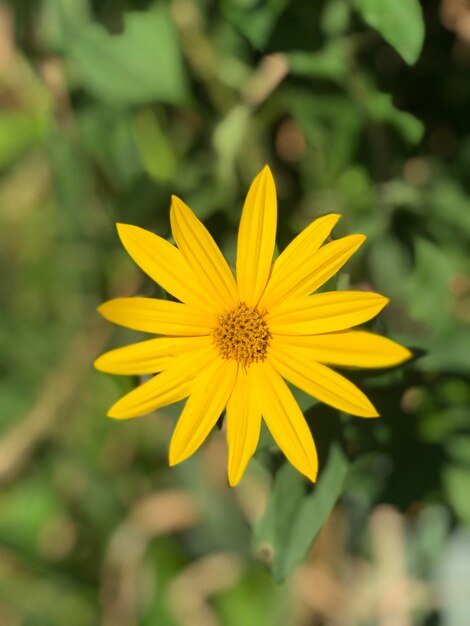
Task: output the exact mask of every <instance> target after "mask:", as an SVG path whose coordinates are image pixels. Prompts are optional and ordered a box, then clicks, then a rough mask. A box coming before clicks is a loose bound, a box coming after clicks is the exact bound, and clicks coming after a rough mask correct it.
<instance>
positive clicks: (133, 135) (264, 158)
mask: <svg viewBox="0 0 470 626" xmlns="http://www.w3.org/2000/svg"><path fill="white" fill-rule="evenodd" d="M422 11H423V17H422V16H421V12H420V10H419V5H418V3H417V1H416V0H386V1H385V0H381V1H380V2H377V1H375V2H374V1H373V0H355V1H353V0H316V2H305V1H304V0H291V1H289V0H266V1H261V0H221V1H216V0H171V2H163V1H162V2H153V1H152V0H135V1H131V0H16V1H15V0H12V1H11V2H5V1H3V2H0V267H1V274H0V299H1V305H0V306H1V308H0V370H1V379H0V482H1V493H0V624H1V626H92V625H100V626H101V625H102V626H150V625H154V624H155V625H156V624H158V625H159V626H218V625H220V626H286V625H287V626H414V625H423V626H437V625H443V626H468V624H470V528H469V525H470V414H469V405H470V402H469V400H470V388H469V385H468V375H469V371H470V357H469V354H470V330H469V326H468V322H469V319H470V276H469V260H468V252H469V249H470V245H469V244H470V204H469V191H470V176H469V172H470V7H469V5H468V3H467V2H465V1H464V0H443V1H442V2H441V3H439V2H432V1H429V2H428V1H427V0H425V1H424V2H423V3H422ZM423 18H424V31H423ZM423 32H424V45H423V47H422V38H423ZM265 163H269V165H270V166H271V168H272V170H273V173H274V176H275V179H276V183H277V187H278V195H279V207H280V210H279V234H278V243H279V246H280V248H281V249H282V247H283V246H284V245H285V244H286V242H287V241H289V239H290V238H291V237H292V236H293V235H295V234H296V233H298V232H299V230H300V229H301V228H303V227H304V226H305V225H306V224H308V223H309V222H310V221H311V220H312V219H314V218H315V217H317V216H320V215H323V214H325V213H327V212H330V211H334V212H340V213H341V214H342V216H343V217H342V220H341V222H340V224H339V225H338V227H337V228H336V231H335V236H341V235H344V234H349V233H353V232H360V233H365V234H367V235H368V239H367V242H366V244H365V245H364V246H363V247H362V249H361V250H360V252H358V253H357V254H356V255H355V257H354V258H353V259H352V260H351V261H350V262H349V263H348V265H347V266H346V267H345V269H344V271H343V272H342V273H341V275H340V276H339V278H338V280H337V282H333V285H332V287H333V288H335V286H337V287H338V288H348V286H353V287H355V288H363V289H376V290H378V291H380V292H381V293H384V294H386V295H388V296H389V297H391V299H392V303H391V305H390V306H389V307H388V309H387V310H386V311H385V312H384V314H382V315H381V316H380V317H379V319H378V320H376V321H375V322H374V324H373V326H372V327H373V328H374V329H376V330H378V331H379V332H381V333H383V334H386V335H388V336H390V337H392V338H394V339H396V340H399V341H401V342H403V343H404V344H405V345H407V346H410V347H412V348H413V349H414V351H415V355H416V358H415V360H414V361H413V362H412V363H410V364H408V365H406V366H405V367H403V368H398V369H396V370H393V371H388V372H361V374H360V375H359V374H357V373H354V372H353V373H351V374H350V375H351V376H352V377H353V378H354V380H357V381H358V384H359V385H360V386H361V387H362V388H363V389H364V390H365V391H366V392H367V393H368V394H369V395H370V396H371V398H372V399H373V401H374V402H375V403H376V405H377V407H378V409H379V411H380V412H381V414H382V418H381V419H379V420H373V421H370V420H369V421H367V420H362V421H361V420H360V419H358V418H351V417H349V416H345V415H338V414H337V412H335V411H330V410H328V409H326V408H325V407H321V406H319V405H315V404H314V403H313V404H312V401H311V400H310V401H307V399H306V398H302V397H300V396H299V400H300V401H301V402H303V407H304V409H305V411H306V415H307V418H308V419H309V421H310V424H311V427H312V430H313V433H314V436H315V438H316V440H317V442H318V446H319V450H320V457H321V460H322V467H323V471H322V475H321V476H320V482H319V483H318V487H316V488H315V489H314V490H311V489H310V488H309V487H308V486H307V485H306V484H305V482H304V481H303V479H301V478H300V477H299V476H298V475H297V474H296V473H295V472H294V471H293V470H291V469H290V468H289V467H288V466H286V465H284V464H283V461H282V457H280V456H279V455H278V454H277V453H276V451H275V450H274V449H273V444H272V442H271V441H270V440H269V438H268V437H267V436H266V434H264V435H263V439H262V442H261V445H260V449H259V451H258V453H257V455H256V457H255V459H254V460H253V461H252V463H251V464H250V467H249V469H248V471H247V474H246V476H245V478H244V479H243V481H242V483H241V484H240V485H239V487H237V488H236V489H230V488H229V487H228V486H227V482H226V448H225V442H224V434H223V432H215V433H214V434H213V435H212V436H211V438H210V440H209V441H208V442H207V443H206V444H205V445H204V446H203V448H202V449H201V450H200V451H199V452H198V453H197V455H195V457H194V458H192V459H190V460H188V461H187V462H185V463H183V464H182V465H181V466H178V467H175V468H171V469H170V468H168V467H167V449H168V443H169V438H170V436H171V431H172V428H173V424H174V420H175V418H176V417H177V415H178V412H179V410H180V407H170V408H169V409H168V410H167V409H165V410H162V411H159V412H158V415H151V416H148V417H144V418H139V419H137V420H131V421H129V422H125V423H120V422H115V421H112V420H108V419H107V418H105V415H106V410H107V408H108V407H109V406H110V405H111V404H112V403H113V402H114V401H115V400H116V399H117V398H118V397H119V396H120V395H121V394H123V393H124V392H125V391H126V390H129V389H131V388H132V386H133V385H135V384H136V383H137V382H138V381H136V380H131V379H127V378H122V379H121V378H118V377H112V376H107V375H105V374H101V373H99V372H96V371H94V370H93V368H92V361H93V359H94V358H95V357H96V356H97V355H98V354H99V353H101V352H102V351H103V350H105V349H106V348H107V347H109V346H118V345H124V344H125V343H128V342H129V341H134V340H136V338H137V334H136V333H134V334H133V333H131V332H130V331H129V332H128V331H124V330H122V329H114V328H111V325H110V324H106V323H104V322H102V321H101V320H100V319H98V315H97V314H96V312H95V309H96V306H97V305H98V304H99V303H100V302H102V301H103V300H105V299H108V298H111V297H115V296H120V295H131V294H135V293H140V294H145V295H155V294H156V295H159V296H161V295H162V294H161V293H160V292H159V291H158V287H156V286H155V285H153V284H151V281H150V280H149V279H148V278H146V277H145V276H144V275H143V274H142V272H140V271H139V270H138V268H137V267H135V266H134V265H133V263H132V261H131V260H130V259H129V258H128V257H127V255H126V253H125V251H124V250H123V249H122V247H121V246H120V244H119V241H118V238H117V234H116V231H115V226H114V224H115V222H119V221H120V222H127V223H131V224H136V225H140V226H142V227H145V228H148V229H150V230H153V231H155V232H158V233H159V234H161V235H163V236H168V235H169V217H168V209H169V201H170V194H171V193H176V194H177V195H179V196H180V197H182V198H183V199H184V200H185V201H186V202H187V203H188V204H189V205H190V206H191V207H192V208H193V209H194V210H195V212H196V213H197V215H198V216H200V217H201V218H202V219H204V221H205V223H206V224H207V225H208V227H209V228H210V229H211V231H212V233H213V234H214V236H215V237H216V239H217V241H218V242H219V244H220V245H221V246H222V247H223V249H224V251H225V253H226V254H227V257H228V258H229V259H230V260H231V261H233V258H234V250H235V237H236V228H237V222H238V219H239V215H240V210H241V206H242V203H243V197H244V195H245V193H246V190H247V189H248V186H249V183H250V182H251V180H252V178H253V177H254V176H255V174H256V173H257V172H258V171H259V169H260V168H261V167H262V166H263V165H264V164H265ZM335 503H336V505H335ZM314 539H316V540H315V541H314V543H313V547H311V548H309V545H310V544H311V542H312V541H313V540H314Z"/></svg>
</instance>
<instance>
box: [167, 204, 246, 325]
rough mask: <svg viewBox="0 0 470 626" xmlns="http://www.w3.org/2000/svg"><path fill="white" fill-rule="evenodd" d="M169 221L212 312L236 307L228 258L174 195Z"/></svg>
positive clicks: (177, 242)
mask: <svg viewBox="0 0 470 626" xmlns="http://www.w3.org/2000/svg"><path fill="white" fill-rule="evenodd" d="M170 220H171V230H172V232H173V236H174V238H175V241H176V244H177V246H178V248H179V250H181V253H182V254H183V256H184V258H185V259H186V261H187V263H188V265H189V266H190V267H191V270H192V272H193V273H194V274H195V275H196V277H197V279H198V281H199V284H200V285H201V287H202V289H203V291H204V293H205V294H206V297H209V298H210V300H211V302H213V306H214V307H215V311H216V312H218V313H220V312H222V311H224V310H226V309H230V308H233V307H235V306H236V303H237V295H238V291H237V285H236V283H235V279H234V277H233V274H232V271H231V269H230V267H229V266H228V263H227V261H226V260H225V258H224V256H223V254H222V252H221V251H220V250H219V248H218V246H217V244H216V243H215V241H214V239H213V238H212V236H211V235H210V233H209V231H208V230H207V229H206V227H205V226H204V225H203V224H202V222H200V221H199V220H198V218H197V217H196V216H195V215H194V213H193V212H192V211H191V209H190V208H189V207H188V206H187V205H186V204H185V203H184V202H183V201H182V200H180V199H179V198H177V197H176V196H172V202H171V210H170Z"/></svg>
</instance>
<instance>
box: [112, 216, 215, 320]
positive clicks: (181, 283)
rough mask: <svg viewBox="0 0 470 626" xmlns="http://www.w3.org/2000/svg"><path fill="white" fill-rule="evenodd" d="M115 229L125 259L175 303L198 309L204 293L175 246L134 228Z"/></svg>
mask: <svg viewBox="0 0 470 626" xmlns="http://www.w3.org/2000/svg"><path fill="white" fill-rule="evenodd" d="M117 229H118V233H119V237H120V238H121V241H122V243H123V245H124V247H125V248H126V250H127V252H128V253H129V255H130V256H131V257H132V258H133V259H134V261H135V262H136V263H137V265H138V266H139V267H140V268H141V269H143V270H144V272H145V273H146V274H148V275H149V276H150V278H152V279H153V280H154V281H155V282H157V283H158V284H159V285H161V286H162V287H163V289H165V290H166V291H168V292H169V293H171V294H172V295H173V296H175V298H178V300H181V301H182V302H185V303H186V304H192V305H194V306H198V307H199V308H200V307H201V303H203V302H205V298H204V291H203V289H202V288H201V285H200V284H199V281H198V280H197V278H196V276H195V275H194V272H193V271H192V269H191V268H190V267H189V265H188V263H187V262H186V260H185V258H184V257H183V255H182V254H181V252H180V251H179V250H178V249H177V248H176V247H175V246H173V245H171V243H169V242H168V241H167V240H166V239H163V238H162V237H158V235H155V234H153V233H151V232H149V231H148V230H144V229H143V228H139V227H138V226H131V225H129V224H118V225H117Z"/></svg>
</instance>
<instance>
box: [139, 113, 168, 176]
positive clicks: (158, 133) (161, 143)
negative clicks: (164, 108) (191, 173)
mask: <svg viewBox="0 0 470 626" xmlns="http://www.w3.org/2000/svg"><path fill="white" fill-rule="evenodd" d="M134 137H135V142H136V144H137V149H138V151H139V155H140V159H141V161H142V165H143V166H144V169H145V171H146V172H147V174H148V175H149V176H151V177H152V178H154V179H155V180H156V181H159V182H165V181H167V180H171V179H172V178H173V177H174V175H175V173H176V167H177V162H176V155H175V152H174V150H173V148H172V146H171V144H170V142H169V141H168V140H167V138H166V137H165V134H164V133H163V130H162V128H161V127H160V125H159V124H158V121H157V119H156V117H155V115H153V113H152V112H151V111H143V112H142V113H139V115H137V117H136V118H135V120H134Z"/></svg>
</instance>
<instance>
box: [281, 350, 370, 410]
mask: <svg viewBox="0 0 470 626" xmlns="http://www.w3.org/2000/svg"><path fill="white" fill-rule="evenodd" d="M269 360H270V362H271V363H272V364H273V365H274V367H275V368H276V369H277V371H278V372H279V374H280V375H281V376H283V377H284V378H285V379H287V380H288V381H289V382H291V383H292V384H293V385H295V386H296V387H298V388H299V389H302V391H305V392H306V393H308V394H310V395H311V396H313V397H314V398H317V399H318V400H321V402H325V403H326V404H329V405H331V406H333V407H335V408H336V409H340V410H341V411H346V412H347V413H351V414H352V415H358V416H360V417H378V413H377V411H376V409H375V407H374V406H373V405H372V404H371V402H370V400H369V399H368V398H367V397H366V396H365V395H364V394H363V393H362V391H360V390H359V389H358V388H357V387H356V386H355V385H353V383H352V382H350V381H349V380H347V379H346V378H344V376H341V375H340V374H337V373H336V372H334V371H333V370H331V369H330V368H329V367H326V366H325V365H320V363H315V362H314V361H313V360H312V359H311V358H310V355H309V352H308V350H305V349H304V348H299V347H297V346H288V347H287V346H286V347H285V348H284V347H282V348H281V347H280V346H277V347H276V348H275V347H273V346H270V349H269Z"/></svg>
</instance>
